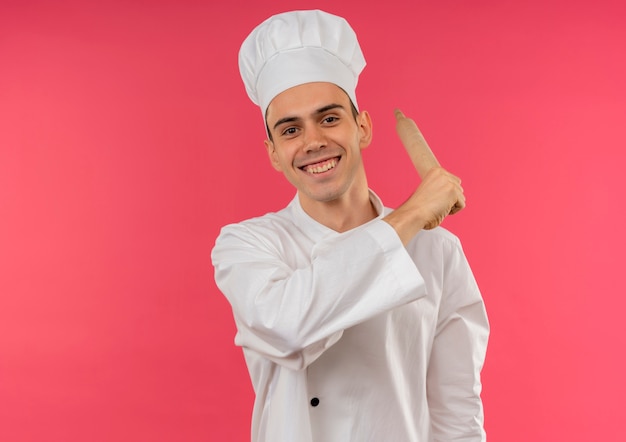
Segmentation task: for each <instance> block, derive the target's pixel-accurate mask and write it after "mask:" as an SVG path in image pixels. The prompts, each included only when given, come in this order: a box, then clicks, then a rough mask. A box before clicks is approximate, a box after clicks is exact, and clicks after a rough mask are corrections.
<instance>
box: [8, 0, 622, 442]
mask: <svg viewBox="0 0 626 442" xmlns="http://www.w3.org/2000/svg"><path fill="white" fill-rule="evenodd" d="M266 3H267V5H263V4H254V3H253V2H250V3H249V4H248V3H246V2H242V1H228V2H209V1H204V2H201V1H176V2H175V1H173V0H172V1H151V2H147V1H138V0H137V1H125V2H122V1H108V2H96V1H93V2H85V1H67V0H65V1H58V2H43V1H41V2H36V1H18V0H12V1H3V2H2V3H1V6H0V440H2V441H7V442H9V441H16V442H18V441H66V442H73V441H76V442H78V441H81V442H82V441H113V440H116V441H159V442H161V441H244V440H247V439H248V433H249V419H250V411H251V405H252V391H251V387H250V382H249V380H248V375H247V371H246V368H245V366H244V362H243V358H242V355H241V351H240V349H239V348H236V347H235V346H234V345H233V337H234V332H235V329H234V325H233V321H232V316H231V312H230V307H229V305H228V304H227V302H226V301H225V300H224V298H223V297H222V296H221V295H220V293H219V292H218V291H217V289H216V287H215V285H214V282H213V271H212V267H211V263H210V250H211V248H212V245H213V241H214V239H215V237H216V236H217V234H218V231H219V228H220V226H222V225H224V224H226V223H228V222H234V221H238V220H241V219H244V218H247V217H250V216H254V215H259V214H262V213H265V212H267V211H270V210H276V209H279V208H281V207H282V206H284V205H285V204H286V203H287V202H288V201H289V199H290V198H291V197H292V195H293V192H294V191H293V189H291V188H290V186H289V185H288V184H287V183H286V181H284V179H283V178H282V176H280V175H279V174H277V173H276V172H274V170H273V169H272V168H271V167H270V166H269V164H268V161H267V159H266V157H265V152H264V148H263V144H262V140H263V137H264V129H263V125H262V120H261V117H260V113H259V111H258V109H257V108H255V107H254V106H253V105H252V104H251V103H250V102H249V101H248V100H247V97H246V95H245V92H244V89H243V86H242V85H241V82H240V79H239V76H238V70H237V64H236V55H237V50H238V47H239V45H240V43H241V41H242V40H243V38H244V37H245V36H246V35H247V33H248V32H249V31H250V30H251V29H252V27H253V26H254V25H256V24H257V23H259V22H260V21H261V20H263V19H265V18H267V17H268V16H269V15H271V14H274V13H277V12H282V11H284V10H287V9H295V8H298V9H308V8H314V7H318V8H322V9H326V10H328V11H330V12H334V13H337V14H340V15H344V16H345V17H347V18H348V19H349V21H350V22H351V24H352V25H353V27H354V28H355V30H356V31H357V33H358V35H359V37H360V40H361V44H362V46H363V48H364V51H365V55H366V58H367V60H368V62H369V65H368V67H367V68H366V70H365V72H364V74H363V75H362V77H361V81H360V87H359V89H358V95H359V102H360V105H361V108H362V109H367V110H369V111H370V113H371V114H372V117H373V119H374V124H375V137H374V143H373V146H372V147H370V148H369V149H368V151H367V152H366V154H365V161H366V166H367V167H368V169H369V174H370V184H371V186H372V187H373V188H374V189H375V190H376V191H377V192H378V193H379V194H380V195H381V196H382V197H383V199H384V200H385V202H386V203H387V204H388V205H391V206H396V205H398V204H400V203H401V202H402V201H403V200H404V199H405V198H406V197H407V196H408V195H409V193H410V192H411V191H412V190H413V188H414V187H415V186H416V185H417V182H418V180H417V177H416V174H415V172H414V171H413V170H412V168H411V166H410V164H409V161H408V157H407V156H406V154H405V153H404V151H403V149H402V147H401V145H400V143H399V142H398V140H397V139H396V136H395V133H394V129H393V112H392V110H393V108H394V107H396V106H399V107H400V108H402V109H403V110H404V111H405V113H406V114H408V115H410V116H411V117H413V118H414V119H415V120H416V121H417V122H418V124H419V125H420V127H421V128H422V130H423V132H424V134H425V136H426V138H427V140H428V141H429V143H430V144H431V146H432V148H433V149H434V150H435V151H436V153H437V155H438V156H439V159H440V160H441V162H442V163H443V164H444V165H445V166H446V167H447V168H448V169H450V170H452V171H454V172H455V173H457V174H458V175H460V176H461V177H462V178H463V182H464V187H465V190H466V194H467V198H468V208H467V209H466V210H465V211H464V212H462V213H461V214H459V215H457V216H455V217H453V218H449V219H448V220H446V221H445V225H446V226H447V227H448V228H449V229H451V230H453V231H454V232H455V233H456V234H457V235H459V236H460V237H461V239H462V241H463V244H464V246H465V250H466V253H467V255H468V257H469V259H470V262H471V264H472V266H473V268H474V271H475V274H476V277H477V279H478V281H479V284H480V286H481V288H482V291H483V294H484V298H485V301H486V303H487V307H488V311H489V315H490V319H491V324H492V338H491V341H490V346H489V352H488V356H487V363H486V366H485V369H484V372H483V374H484V375H483V380H484V394H483V397H484V403H485V410H486V426H487V431H488V433H489V438H490V440H491V441H506V442H517V441H520V442H522V441H524V442H527V441H535V442H537V441H581V442H582V441H591V440H594V441H600V440H615V441H617V440H626V430H625V429H624V428H625V427H624V425H623V421H624V419H625V418H626V416H624V402H623V400H624V397H625V396H626V383H625V381H624V373H625V372H626V363H625V362H624V360H623V354H624V349H625V342H624V341H625V339H624V337H625V332H626V326H625V321H624V319H623V316H624V315H623V311H624V309H625V307H626V302H625V301H624V295H625V294H626V290H624V282H623V281H624V273H623V272H624V263H625V261H624V258H623V253H624V250H623V249H624V246H625V245H626V233H625V226H626V216H625V212H626V210H625V209H624V207H623V205H624V204H623V199H624V190H625V186H624V181H623V178H624V166H625V165H626V164H625V163H626V161H625V153H624V152H625V150H626V134H625V133H626V86H625V85H626V80H625V79H626V55H625V54H626V12H625V6H623V2H621V1H608V0H598V1H593V2H591V1H588V2H580V1H552V2H546V1H539V0H532V1H529V2H516V3H517V4H516V5H514V6H507V4H509V3H510V2H502V1H496V0H486V1H480V2H453V1H438V2H421V1H404V2H401V1H397V0H396V1H394V0H390V1H386V2H382V3H381V2H373V3H370V4H367V2H357V1H349V0H348V1H343V2H337V1H334V2H330V1H326V0H321V1H317V2H311V1H284V0H281V1H272V2H266ZM468 3H471V5H470V4H468ZM270 4H271V6H270Z"/></svg>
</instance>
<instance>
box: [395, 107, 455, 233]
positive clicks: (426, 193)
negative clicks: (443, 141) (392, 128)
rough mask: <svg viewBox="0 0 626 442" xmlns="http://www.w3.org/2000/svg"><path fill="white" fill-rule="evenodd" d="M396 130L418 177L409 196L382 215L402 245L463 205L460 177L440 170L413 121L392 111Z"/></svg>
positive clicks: (398, 111) (397, 111)
mask: <svg viewBox="0 0 626 442" xmlns="http://www.w3.org/2000/svg"><path fill="white" fill-rule="evenodd" d="M395 115H396V121H397V123H396V130H397V132H398V136H399V137H400V140H401V141H402V144H403V145H404V147H405V148H406V150H407V152H408V153H409V156H410V157H411V161H412V162H413V165H414V166H415V168H416V169H417V172H418V174H419V175H420V177H421V178H422V182H421V184H420V185H419V187H418V188H417V189H416V190H415V192H413V194H412V195H411V196H410V197H409V199H408V200H407V201H406V202H405V203H404V204H402V205H401V206H400V207H398V208H397V209H396V210H395V211H394V212H393V213H391V214H389V215H388V216H386V217H385V218H384V220H385V221H387V222H388V223H389V224H391V226H392V227H393V228H394V229H395V230H396V232H398V235H399V236H400V239H401V240H402V242H403V243H404V244H406V243H408V242H409V241H410V240H411V238H413V236H415V235H416V234H417V232H419V231H420V230H421V229H432V228H435V227H437V226H438V225H439V224H441V222H442V221H443V219H444V218H445V217H446V216H447V215H448V214H452V213H456V212H458V211H460V210H461V209H463V208H464V207H465V197H464V195H463V188H462V187H461V180H460V179H459V178H458V177H456V176H454V175H452V174H451V173H449V172H447V171H446V170H444V169H443V168H442V167H441V166H440V165H439V162H438V161H437V159H436V158H435V156H434V155H433V153H432V151H431V150H430V148H429V147H428V144H427V143H426V140H424V137H423V136H422V133H421V132H420V130H419V129H418V128H417V125H416V124H415V122H414V121H413V120H411V119H409V118H406V117H405V116H404V114H403V113H402V112H401V111H400V110H396V111H395Z"/></svg>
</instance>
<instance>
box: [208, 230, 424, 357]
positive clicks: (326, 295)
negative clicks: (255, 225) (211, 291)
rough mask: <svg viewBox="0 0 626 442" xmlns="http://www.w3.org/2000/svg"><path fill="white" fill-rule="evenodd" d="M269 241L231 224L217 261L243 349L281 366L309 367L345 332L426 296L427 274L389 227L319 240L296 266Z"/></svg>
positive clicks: (219, 279)
mask: <svg viewBox="0 0 626 442" xmlns="http://www.w3.org/2000/svg"><path fill="white" fill-rule="evenodd" d="M268 235H269V234H268ZM268 235H264V234H263V233H262V232H259V231H257V230H254V229H250V228H249V227H248V226H246V225H245V224H235V225H230V226H226V227H225V228H223V229H222V232H221V233H220V236H219V237H218V239H217V241H216V245H215V247H214V249H213V252H212V259H213V265H214V267H215V280H216V283H217V285H218V287H219V289H220V290H221V291H222V293H223V294H224V295H225V296H226V297H227V298H228V300H229V302H230V304H231V306H232V309H233V314H234V317H235V321H236V323H237V330H238V333H237V337H236V341H235V342H236V344H238V345H241V346H243V347H246V348H249V349H252V350H254V351H255V352H257V353H259V354H261V355H262V356H264V357H266V358H268V359H270V360H273V361H274V362H276V363H278V364H280V365H283V366H286V367H289V368H292V369H303V368H305V367H307V366H308V365H309V364H310V363H312V362H313V361H314V360H315V359H316V358H317V357H319V356H320V355H321V354H322V353H323V352H324V350H326V349H327V348H328V347H330V346H331V345H332V344H334V343H335V342H337V340H338V339H339V338H340V337H341V335H342V333H343V330H345V329H346V328H348V327H351V326H353V325H355V324H358V323H360V322H362V321H365V320H367V319H369V318H371V317H373V316H375V315H377V314H379V313H381V312H384V311H387V310H389V309H392V308H394V307H396V306H399V305H403V304H405V303H407V302H410V301H412V300H415V299H417V298H419V297H421V296H423V295H424V294H425V288H424V280H423V278H422V276H421V275H420V273H419V271H418V270H417V268H416V266H415V264H414V263H413V261H412V260H411V258H410V257H409V255H408V253H407V252H406V250H405V249H404V247H403V246H402V243H401V242H400V240H399V238H398V236H397V235H396V233H395V231H394V230H393V229H392V228H391V226H389V225H388V224H387V223H385V222H384V221H381V220H375V221H372V222H371V223H369V224H367V225H365V226H363V227H362V228H358V229H355V230H353V231H349V232H346V233H343V234H338V235H332V236H331V237H329V238H328V239H326V240H322V241H320V242H319V243H317V244H316V245H315V246H314V248H313V249H312V251H311V253H310V257H309V258H308V259H305V260H304V262H300V263H299V264H297V265H294V263H292V262H290V261H295V260H294V259H293V258H291V259H289V258H287V257H286V256H285V255H284V253H285V252H283V251H282V250H281V246H280V244H279V243H277V240H276V239H275V237H274V238H270V237H269V236H268ZM274 236H275V235H274Z"/></svg>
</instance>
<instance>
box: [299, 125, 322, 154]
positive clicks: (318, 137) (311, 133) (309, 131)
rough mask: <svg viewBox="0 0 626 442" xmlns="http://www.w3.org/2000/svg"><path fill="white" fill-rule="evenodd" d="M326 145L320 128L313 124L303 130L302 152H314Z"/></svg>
mask: <svg viewBox="0 0 626 442" xmlns="http://www.w3.org/2000/svg"><path fill="white" fill-rule="evenodd" d="M326 144H327V141H326V137H325V136H324V132H323V131H322V129H321V128H319V127H318V126H317V125H315V124H310V125H308V127H306V128H305V133H304V151H305V152H306V153H309V152H315V151H317V150H320V149H322V148H324V147H325V146H326Z"/></svg>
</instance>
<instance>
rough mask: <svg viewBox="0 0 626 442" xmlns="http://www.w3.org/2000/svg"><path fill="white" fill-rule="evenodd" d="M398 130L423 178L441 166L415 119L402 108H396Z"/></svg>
mask: <svg viewBox="0 0 626 442" xmlns="http://www.w3.org/2000/svg"><path fill="white" fill-rule="evenodd" d="M395 115H396V132H398V136H399V137H400V141H402V144H403V145H404V148H405V149H406V150H407V152H408V153H409V157H410V158H411V162H412V163H413V166H415V169H417V173H418V174H419V176H420V177H421V178H424V177H425V176H426V174H427V173H428V171H430V170H431V169H432V168H433V167H439V161H437V158H435V155H434V154H433V152H432V150H430V147H428V143H426V140H425V139H424V137H423V136H422V133H421V132H420V130H419V129H418V127H417V125H416V124H415V122H414V121H413V120H411V119H410V118H407V117H405V116H404V114H403V113H402V111H401V110H400V109H396V110H395Z"/></svg>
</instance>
